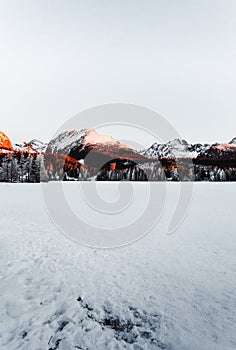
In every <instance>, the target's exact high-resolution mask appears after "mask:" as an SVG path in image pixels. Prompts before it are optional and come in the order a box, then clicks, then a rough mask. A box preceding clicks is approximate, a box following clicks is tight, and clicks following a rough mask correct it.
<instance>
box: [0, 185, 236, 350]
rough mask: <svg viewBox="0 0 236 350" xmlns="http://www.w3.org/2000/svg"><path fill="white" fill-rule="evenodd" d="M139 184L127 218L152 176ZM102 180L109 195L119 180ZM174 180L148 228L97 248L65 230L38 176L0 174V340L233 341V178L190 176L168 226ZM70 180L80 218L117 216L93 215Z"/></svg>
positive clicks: (67, 343) (15, 345)
mask: <svg viewBox="0 0 236 350" xmlns="http://www.w3.org/2000/svg"><path fill="white" fill-rule="evenodd" d="M87 185H89V183H88V184H87ZM133 185H134V186H137V188H138V191H137V198H138V199H137V203H136V204H135V208H134V209H133V211H132V209H131V213H130V214H128V215H127V214H125V213H124V218H123V219H120V220H124V222H125V220H128V217H130V216H132V215H134V213H137V212H139V211H141V210H142V208H141V206H142V200H141V199H142V193H144V189H145V186H146V184H145V183H142V184H140V183H137V184H133ZM104 186H106V184H102V185H101V188H100V191H102V192H103V195H104V198H105V199H106V200H109V196H110V200H113V199H114V198H113V196H116V191H117V189H116V187H114V189H115V190H114V191H112V186H116V185H115V184H109V187H104ZM152 186H158V184H152ZM178 186H179V185H178V184H177V183H176V184H174V183H171V184H167V187H168V188H167V189H168V199H167V204H166V209H165V212H164V214H163V216H162V217H161V219H160V222H159V223H158V224H157V225H156V226H155V227H154V228H153V229H152V230H151V232H150V233H148V234H147V235H146V236H145V237H143V238H142V239H140V240H138V241H137V242H135V243H133V244H131V245H128V246H125V247H123V248H117V249H110V250H100V249H94V248H89V247H85V246H82V245H79V244H78V243H75V242H73V241H71V240H69V239H68V238H67V237H65V236H64V235H63V234H62V233H61V232H59V230H58V229H57V228H56V227H55V226H54V224H53V223H52V221H51V220H50V218H49V216H48V214H47V212H46V210H45V205H44V202H43V199H42V194H41V186H40V185H39V184H0V198H1V211H0V223H1V230H0V242H1V245H0V247H1V248H0V249H1V254H0V266H1V274H0V298H1V303H0V319H1V321H2V325H1V327H0V347H1V349H3V350H4V349H5V350H16V349H22V350H23V349H30V350H42V349H43V350H44V349H51V350H53V349H59V350H60V349H64V350H70V349H89V350H93V349H94V350H99V349H101V350H104V349H168V350H218V349H219V350H231V349H232V350H235V349H236V331H235V330H236V259H235V253H236V217H235V214H236V213H235V200H236V186H235V183H194V194H193V200H192V204H191V207H190V210H189V213H188V215H187V217H186V219H185V221H184V222H183V224H182V225H181V226H180V228H179V229H178V230H177V231H176V232H175V233H174V234H172V235H167V234H166V232H167V227H168V224H169V220H170V217H171V213H172V212H173V209H174V207H175V202H176V191H177V189H178ZM65 187H66V189H65V192H66V196H67V197H68V198H71V201H72V202H73V203H74V206H75V208H74V210H75V212H78V213H79V214H80V215H81V217H82V218H83V219H84V220H88V221H89V220H90V221H91V220H92V219H93V220H95V219H96V220H97V221H99V218H100V217H101V222H98V225H101V226H102V225H103V224H104V222H102V220H103V221H106V225H108V226H109V225H112V223H113V221H109V220H106V219H104V218H103V219H102V215H100V214H98V213H97V214H96V218H95V219H94V218H92V209H91V208H90V209H86V206H85V205H84V204H83V203H82V201H81V200H78V198H80V197H79V196H80V195H79V190H78V184H77V183H67V184H66V185H65ZM108 189H109V190H108ZM140 196H141V197H140ZM144 196H145V194H144ZM88 213H89V214H88ZM94 215H95V214H94ZM110 220H114V223H115V224H117V222H116V221H115V220H116V219H115V218H113V219H110ZM134 220H135V217H134ZM122 222H123V221H122Z"/></svg>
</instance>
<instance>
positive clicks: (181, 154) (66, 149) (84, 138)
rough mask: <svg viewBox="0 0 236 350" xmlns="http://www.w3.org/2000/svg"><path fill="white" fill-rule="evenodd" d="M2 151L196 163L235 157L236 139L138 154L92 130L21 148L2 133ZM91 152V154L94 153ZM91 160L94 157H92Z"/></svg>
mask: <svg viewBox="0 0 236 350" xmlns="http://www.w3.org/2000/svg"><path fill="white" fill-rule="evenodd" d="M0 149H2V150H5V151H16V152H17V151H21V152H31V153H34V152H36V153H50V154H63V155H69V156H71V157H73V158H75V159H76V160H78V161H81V160H83V159H85V158H87V157H89V153H92V154H93V157H92V158H93V161H94V157H96V156H98V154H99V155H101V154H103V155H104V156H106V157H105V158H109V159H110V158H111V157H113V158H114V159H115V158H126V159H130V160H132V161H145V159H146V160H150V159H178V158H186V159H196V158H199V157H207V158H209V157H213V156H218V157H219V156H222V155H224V154H225V153H226V154H228V153H229V154H232V153H233V154H234V153H236V137H235V138H233V139H232V140H231V141H230V142H229V143H225V144H221V143H215V144H213V145H210V144H200V143H197V144H190V143H188V142H187V141H185V140H183V139H174V140H172V141H169V142H167V143H166V144H161V143H157V142H155V143H154V144H152V145H151V146H150V147H149V148H147V149H145V150H141V151H137V150H134V149H131V148H129V147H127V146H126V145H124V144H121V143H120V142H119V141H117V140H116V139H114V138H113V137H112V136H107V135H102V134H100V133H98V132H96V131H95V130H93V129H81V130H69V131H63V132H61V133H60V134H59V135H57V136H56V137H55V138H54V139H52V140H51V141H50V142H49V143H48V144H47V143H44V142H41V141H39V140H37V139H33V140H31V141H29V142H23V143H21V144H18V143H16V144H12V143H11V141H10V140H9V138H8V137H7V136H6V135H5V134H4V133H3V132H0ZM91 151H92V152H91ZM90 158H91V157H90Z"/></svg>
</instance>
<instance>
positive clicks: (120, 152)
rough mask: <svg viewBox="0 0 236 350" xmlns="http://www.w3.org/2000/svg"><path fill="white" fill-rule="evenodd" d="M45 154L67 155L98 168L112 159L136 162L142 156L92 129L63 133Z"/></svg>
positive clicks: (51, 142)
mask: <svg viewBox="0 0 236 350" xmlns="http://www.w3.org/2000/svg"><path fill="white" fill-rule="evenodd" d="M46 153H54V154H55V153H57V154H64V155H68V156H70V157H72V158H74V159H76V160H78V161H82V160H83V161H85V162H86V163H87V164H89V165H90V166H94V167H97V166H100V165H104V164H105V163H107V162H109V161H111V160H112V159H128V160H130V161H134V162H138V161H141V160H144V159H145V158H144V156H142V155H140V154H139V153H138V152H137V151H135V150H133V149H131V148H129V147H127V146H126V145H123V144H121V143H120V142H119V141H117V140H115V139H114V138H113V137H111V136H108V135H103V134H100V133H98V132H96V131H95V130H93V129H82V130H80V131H77V130H72V131H64V132H62V133H60V134H59V135H58V136H57V137H55V138H54V139H53V140H51V141H50V142H49V144H48V146H47V149H46Z"/></svg>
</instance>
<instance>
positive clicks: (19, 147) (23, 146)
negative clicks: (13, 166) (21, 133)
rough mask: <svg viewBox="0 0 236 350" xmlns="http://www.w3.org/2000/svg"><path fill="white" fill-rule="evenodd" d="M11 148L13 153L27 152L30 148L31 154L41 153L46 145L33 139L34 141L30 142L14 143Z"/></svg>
mask: <svg viewBox="0 0 236 350" xmlns="http://www.w3.org/2000/svg"><path fill="white" fill-rule="evenodd" d="M13 148H14V150H15V151H23V152H27V151H28V149H29V148H30V150H31V152H39V153H43V152H45V150H46V148H47V143H45V142H42V141H39V140H36V139H34V140H31V141H30V142H24V143H15V144H14V145H13Z"/></svg>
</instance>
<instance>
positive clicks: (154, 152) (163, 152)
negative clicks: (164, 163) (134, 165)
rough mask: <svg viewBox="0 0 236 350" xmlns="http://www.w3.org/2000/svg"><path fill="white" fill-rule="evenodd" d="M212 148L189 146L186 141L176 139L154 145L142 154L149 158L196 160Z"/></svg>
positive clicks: (197, 145)
mask: <svg viewBox="0 0 236 350" xmlns="http://www.w3.org/2000/svg"><path fill="white" fill-rule="evenodd" d="M209 148H210V145H208V144H204V145H202V144H200V143H199V144H195V145H192V144H189V143H188V142H187V141H185V140H180V139H175V140H173V141H169V142H168V143H166V144H159V143H154V144H153V145H152V146H151V147H149V148H148V149H147V150H144V151H142V152H141V153H142V154H143V155H144V156H145V157H147V158H171V159H176V158H191V159H193V158H196V157H197V156H198V155H199V154H200V153H202V152H205V151H206V150H207V149H209Z"/></svg>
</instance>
